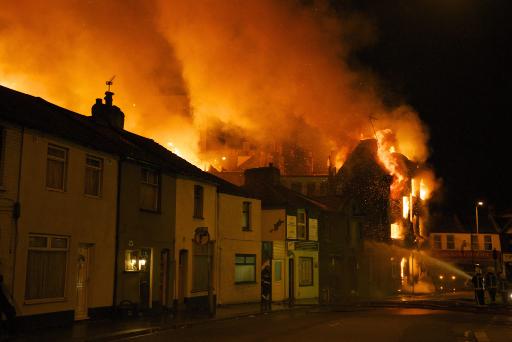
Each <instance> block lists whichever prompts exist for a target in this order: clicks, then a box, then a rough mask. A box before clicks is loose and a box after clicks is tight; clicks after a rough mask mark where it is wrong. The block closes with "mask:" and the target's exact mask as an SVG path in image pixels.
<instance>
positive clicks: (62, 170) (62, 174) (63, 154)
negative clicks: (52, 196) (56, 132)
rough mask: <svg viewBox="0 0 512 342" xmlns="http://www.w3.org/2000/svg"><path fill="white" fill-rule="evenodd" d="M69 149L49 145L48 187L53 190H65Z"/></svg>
mask: <svg viewBox="0 0 512 342" xmlns="http://www.w3.org/2000/svg"><path fill="white" fill-rule="evenodd" d="M67 162H68V150H67V149H65V148H62V147H58V146H54V145H48V155H47V163H46V187H47V188H48V189H52V190H61V191H64V190H65V184H66V169H67Z"/></svg>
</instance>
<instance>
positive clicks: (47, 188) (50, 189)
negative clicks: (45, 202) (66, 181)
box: [46, 187, 66, 193]
mask: <svg viewBox="0 0 512 342" xmlns="http://www.w3.org/2000/svg"><path fill="white" fill-rule="evenodd" d="M46 190H48V191H52V192H60V193H65V192H66V190H64V189H54V188H49V187H46Z"/></svg>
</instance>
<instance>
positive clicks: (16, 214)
mask: <svg viewBox="0 0 512 342" xmlns="http://www.w3.org/2000/svg"><path fill="white" fill-rule="evenodd" d="M24 138H25V126H22V127H21V142H20V158H19V164H18V191H17V193H16V202H15V203H14V207H13V219H14V236H13V250H12V253H13V258H12V277H11V278H12V279H11V292H12V297H13V298H14V284H15V278H16V251H17V247H18V219H19V217H20V214H21V212H20V210H21V208H20V191H21V168H22V166H23V157H22V156H23V143H24Z"/></svg>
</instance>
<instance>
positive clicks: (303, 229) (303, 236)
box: [297, 209, 308, 240]
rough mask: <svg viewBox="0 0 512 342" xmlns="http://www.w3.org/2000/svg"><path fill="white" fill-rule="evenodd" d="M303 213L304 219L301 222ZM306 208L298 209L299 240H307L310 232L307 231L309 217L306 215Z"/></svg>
mask: <svg viewBox="0 0 512 342" xmlns="http://www.w3.org/2000/svg"><path fill="white" fill-rule="evenodd" d="M301 215H302V218H303V221H302V222H301ZM306 216H307V215H306V210H305V209H297V239H298V240H307V238H308V232H307V223H306V222H307V217H306Z"/></svg>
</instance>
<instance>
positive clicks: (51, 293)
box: [25, 234, 69, 301]
mask: <svg viewBox="0 0 512 342" xmlns="http://www.w3.org/2000/svg"><path fill="white" fill-rule="evenodd" d="M68 244H69V238H68V237H66V236H53V235H36V234H31V235H29V243H28V257H27V275H26V282H25V299H26V300H27V301H31V300H52V299H54V300H55V299H63V298H64V297H65V285H66V274H67V273H66V269H67V267H66V265H67V255H68Z"/></svg>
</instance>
